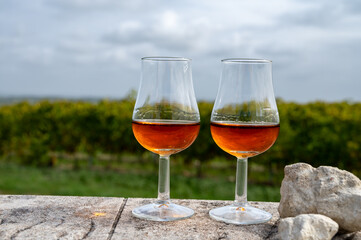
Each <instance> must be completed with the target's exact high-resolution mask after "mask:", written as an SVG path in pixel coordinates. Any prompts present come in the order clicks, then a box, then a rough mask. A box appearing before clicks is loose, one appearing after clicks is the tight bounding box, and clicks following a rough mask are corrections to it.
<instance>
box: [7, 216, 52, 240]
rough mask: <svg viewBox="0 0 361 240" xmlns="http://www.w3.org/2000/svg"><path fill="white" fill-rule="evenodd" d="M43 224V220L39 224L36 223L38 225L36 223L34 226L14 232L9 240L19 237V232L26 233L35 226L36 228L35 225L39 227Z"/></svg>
mask: <svg viewBox="0 0 361 240" xmlns="http://www.w3.org/2000/svg"><path fill="white" fill-rule="evenodd" d="M44 222H45V220H43V221H41V222H38V223H36V224H34V225H31V226H28V227H26V228H23V229H20V230H18V231H16V232H15V233H14V234H13V235H11V236H10V239H11V240H14V239H15V238H16V236H17V235H19V234H20V233H21V232H24V231H26V230H29V229H31V228H33V227H35V226H37V225H40V224H42V223H44Z"/></svg>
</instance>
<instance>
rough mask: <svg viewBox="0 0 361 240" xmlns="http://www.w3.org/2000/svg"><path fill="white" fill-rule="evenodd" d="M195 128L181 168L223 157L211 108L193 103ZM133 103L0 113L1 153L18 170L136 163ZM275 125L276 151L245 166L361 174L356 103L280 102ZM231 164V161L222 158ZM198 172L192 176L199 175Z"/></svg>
mask: <svg viewBox="0 0 361 240" xmlns="http://www.w3.org/2000/svg"><path fill="white" fill-rule="evenodd" d="M198 105H199V110H200V115H201V129H200V132H199V136H198V138H197V140H196V141H195V142H194V144H193V145H192V146H190V147H189V148H188V149H187V150H185V151H183V152H181V153H179V154H177V157H178V158H181V159H182V161H183V163H184V164H188V165H189V164H193V163H194V162H195V161H196V162H199V163H204V162H206V161H209V160H212V159H215V158H219V157H223V158H224V157H226V156H227V154H226V153H225V152H223V151H221V150H220V149H219V148H218V146H216V144H215V143H214V142H213V139H212V137H211V134H210V130H209V124H210V114H211V111H212V103H208V102H199V104H198ZM133 108H134V99H131V98H130V100H122V101H107V100H104V101H101V102H99V103H88V102H67V101H57V102H48V101H41V102H38V103H35V104H29V103H27V102H22V103H19V104H15V105H8V106H1V107H0V154H1V155H2V156H4V157H5V158H7V159H9V158H12V156H15V157H16V159H20V161H21V162H22V163H23V164H27V165H35V166H53V165H54V164H56V160H54V158H53V157H50V156H51V153H54V152H55V153H67V154H75V153H79V152H85V153H87V154H89V155H91V156H96V155H97V154H98V153H109V154H113V155H118V154H122V153H125V152H127V153H131V154H135V155H137V156H142V155H143V154H144V153H145V152H146V150H145V149H143V148H142V147H141V146H140V145H139V144H138V143H137V141H136V140H135V138H134V136H133V133H132V127H131V121H132V111H133ZM278 108H279V114H280V121H281V124H280V125H281V129H280V135H279V138H278V140H277V142H276V143H275V145H274V146H273V147H272V148H271V149H270V150H268V151H267V152H266V153H264V154H261V155H259V156H256V157H254V158H252V159H251V161H257V163H259V164H262V165H263V166H266V167H267V168H269V170H270V171H271V170H272V169H274V168H276V169H282V168H283V167H284V165H286V164H291V163H295V162H307V163H311V164H312V165H314V166H319V165H331V166H336V167H339V168H342V169H346V170H349V171H353V172H355V173H357V174H359V173H360V172H357V171H360V169H361V137H360V134H361V124H360V119H361V103H350V102H339V103H325V102H313V103H308V104H297V103H292V102H291V103H287V102H284V101H282V100H278ZM227 158H229V159H233V158H232V157H230V156H227ZM201 165H202V164H198V166H200V167H199V169H198V173H197V175H201V170H202V168H201Z"/></svg>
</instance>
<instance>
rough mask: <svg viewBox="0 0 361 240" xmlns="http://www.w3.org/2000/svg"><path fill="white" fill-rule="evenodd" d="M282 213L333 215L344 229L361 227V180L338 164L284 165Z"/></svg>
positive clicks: (284, 215) (280, 209) (357, 229)
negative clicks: (313, 165)
mask: <svg viewBox="0 0 361 240" xmlns="http://www.w3.org/2000/svg"><path fill="white" fill-rule="evenodd" d="M278 210H279V213H280V216H281V217H282V218H285V217H295V216H297V215H299V214H304V213H315V214H322V215H325V216H328V217H330V218H332V219H333V220H334V221H335V222H337V223H338V224H339V227H340V229H341V230H342V231H344V232H356V231H360V230H361V181H360V179H358V178H357V177H356V176H355V175H353V174H352V173H349V172H347V171H343V170H340V169H338V168H335V167H325V166H321V167H318V168H313V167H312V166H311V165H308V164H305V163H297V164H293V165H288V166H286V167H285V177H284V179H283V181H282V186H281V201H280V205H279V208H278Z"/></svg>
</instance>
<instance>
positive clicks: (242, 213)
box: [209, 204, 272, 225]
mask: <svg viewBox="0 0 361 240" xmlns="http://www.w3.org/2000/svg"><path fill="white" fill-rule="evenodd" d="M209 215H210V217H211V218H213V219H215V220H217V221H221V222H225V223H231V224H237V225H247V224H256V223H265V222H268V221H269V220H270V219H271V218H272V215H271V214H270V213H268V212H266V211H263V210H261V209H258V208H254V207H251V206H250V205H248V204H247V205H244V206H235V205H229V206H225V207H220V208H215V209H212V210H211V211H209Z"/></svg>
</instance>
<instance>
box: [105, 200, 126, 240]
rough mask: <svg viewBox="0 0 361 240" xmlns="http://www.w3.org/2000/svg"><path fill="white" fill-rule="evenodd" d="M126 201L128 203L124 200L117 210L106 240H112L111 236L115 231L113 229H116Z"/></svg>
mask: <svg viewBox="0 0 361 240" xmlns="http://www.w3.org/2000/svg"><path fill="white" fill-rule="evenodd" d="M127 201H128V198H124V200H123V203H122V205H121V206H120V208H119V211H118V214H117V216H116V217H115V219H114V222H113V225H112V228H111V229H110V231H109V234H108V238H107V240H111V239H112V237H113V234H114V231H115V228H116V227H117V225H118V222H119V220H120V217H121V215H122V213H123V210H124V208H125V205H126V204H127Z"/></svg>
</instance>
